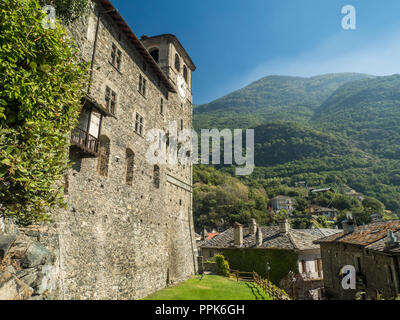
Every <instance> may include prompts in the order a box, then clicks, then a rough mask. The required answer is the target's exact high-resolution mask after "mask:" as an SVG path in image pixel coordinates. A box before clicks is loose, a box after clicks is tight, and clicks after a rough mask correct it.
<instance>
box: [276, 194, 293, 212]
mask: <svg viewBox="0 0 400 320" xmlns="http://www.w3.org/2000/svg"><path fill="white" fill-rule="evenodd" d="M271 207H272V209H274V210H275V211H280V210H286V211H287V212H288V213H291V212H293V211H294V209H295V208H294V201H293V199H292V198H290V197H287V196H277V197H275V198H273V199H271Z"/></svg>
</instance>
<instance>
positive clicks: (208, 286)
mask: <svg viewBox="0 0 400 320" xmlns="http://www.w3.org/2000/svg"><path fill="white" fill-rule="evenodd" d="M200 278H201V276H195V277H193V278H192V279H189V280H187V281H185V282H182V283H180V284H178V285H176V286H174V287H169V288H165V289H163V290H160V291H158V292H156V293H154V294H152V295H150V296H148V297H146V298H144V299H143V300H272V299H271V298H270V297H269V296H267V295H265V294H264V292H263V290H262V289H261V288H259V287H258V286H257V285H256V284H255V283H249V282H236V280H231V279H228V278H225V277H220V276H215V275H205V276H204V277H203V279H202V280H200Z"/></svg>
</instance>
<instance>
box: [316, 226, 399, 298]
mask: <svg viewBox="0 0 400 320" xmlns="http://www.w3.org/2000/svg"><path fill="white" fill-rule="evenodd" d="M343 227H344V230H342V231H341V232H340V233H338V234H335V235H331V236H329V237H326V238H322V239H320V240H317V241H316V242H315V243H317V244H319V245H320V246H321V255H322V265H323V269H324V284H325V292H326V295H327V298H330V299H341V300H342V299H348V300H354V299H355V298H356V294H357V293H363V292H364V293H365V294H364V298H366V299H376V298H377V295H378V294H379V295H382V296H383V297H384V298H385V299H390V298H393V297H397V295H398V294H400V287H399V283H400V282H399V281H400V273H399V270H400V243H399V242H398V241H397V239H400V220H392V221H386V222H383V221H378V222H374V223H370V224H368V225H364V226H359V227H355V225H354V222H353V221H352V220H351V219H348V220H345V221H344V225H343ZM344 266H353V267H354V269H355V271H356V279H355V281H356V289H351V288H350V289H344V288H343V286H342V279H343V275H341V270H342V268H343V267H344Z"/></svg>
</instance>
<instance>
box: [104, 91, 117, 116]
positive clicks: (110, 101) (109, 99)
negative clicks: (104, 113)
mask: <svg viewBox="0 0 400 320" xmlns="http://www.w3.org/2000/svg"><path fill="white" fill-rule="evenodd" d="M105 102H106V108H107V110H108V111H109V112H110V113H111V114H115V110H116V106H117V94H116V93H115V91H113V90H112V89H111V88H110V87H108V86H107V87H106V95H105Z"/></svg>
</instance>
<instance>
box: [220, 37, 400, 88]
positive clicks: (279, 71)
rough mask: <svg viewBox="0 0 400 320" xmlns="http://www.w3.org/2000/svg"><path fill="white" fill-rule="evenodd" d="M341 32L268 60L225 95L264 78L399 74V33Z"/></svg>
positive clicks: (232, 84)
mask: <svg viewBox="0 0 400 320" xmlns="http://www.w3.org/2000/svg"><path fill="white" fill-rule="evenodd" d="M347 32H352V31H345V33H343V32H341V33H339V34H337V35H335V36H333V37H331V38H330V39H327V40H326V41H324V42H323V43H321V45H320V46H318V47H317V48H314V49H312V50H310V51H307V52H304V53H302V54H300V55H298V56H296V57H290V58H285V57H282V58H279V59H274V60H269V61H267V62H266V63H264V64H261V65H259V66H257V67H256V68H255V69H253V70H252V71H251V72H249V73H248V74H246V75H244V76H243V77H241V79H235V80H234V81H232V82H231V83H230V84H228V85H227V89H228V86H230V88H229V89H228V92H230V91H233V90H236V89H238V88H241V87H244V86H246V85H248V84H249V83H251V82H253V81H256V80H258V79H260V78H262V77H265V76H268V75H289V76H302V77H311V76H316V75H321V74H326V73H338V72H357V73H366V74H371V75H377V76H383V75H392V74H395V73H400V30H398V31H396V32H393V33H392V34H390V35H387V36H385V37H381V38H373V39H371V38H365V37H362V36H358V34H357V33H353V34H350V33H349V34H346V33H347Z"/></svg>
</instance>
